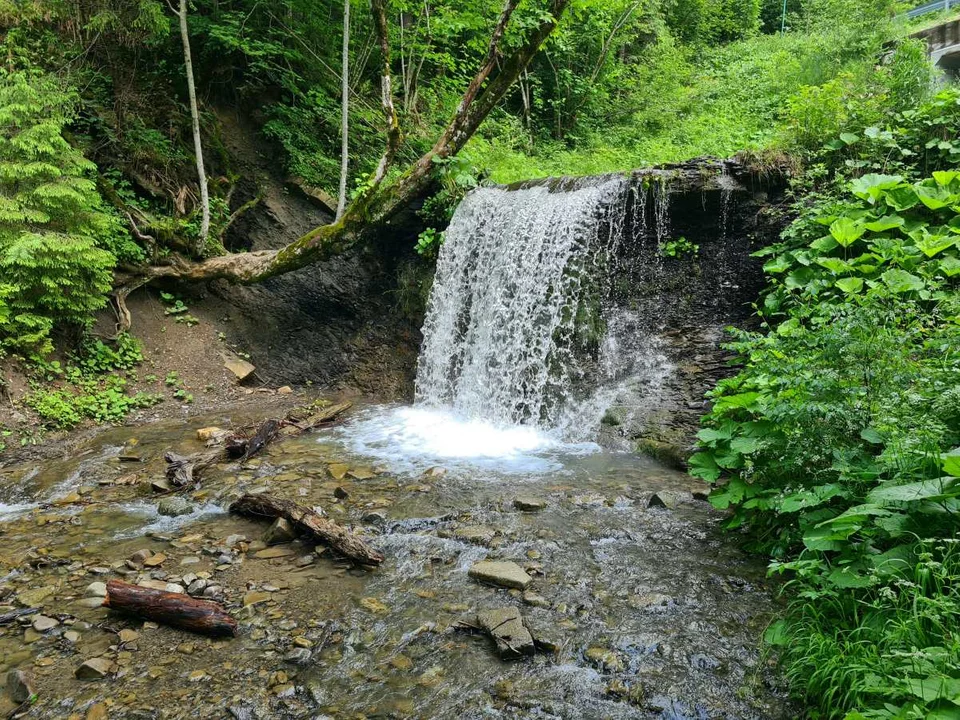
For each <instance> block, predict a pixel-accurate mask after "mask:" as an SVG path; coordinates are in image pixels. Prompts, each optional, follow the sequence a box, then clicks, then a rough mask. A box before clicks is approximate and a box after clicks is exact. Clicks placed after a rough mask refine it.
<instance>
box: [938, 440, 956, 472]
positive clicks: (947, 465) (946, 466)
mask: <svg viewBox="0 0 960 720" xmlns="http://www.w3.org/2000/svg"><path fill="white" fill-rule="evenodd" d="M940 467H942V468H943V471H944V472H945V473H947V475H952V476H953V477H955V478H960V447H956V448H954V449H953V450H951V451H950V452H948V453H947V454H946V455H944V456H943V457H941V458H940Z"/></svg>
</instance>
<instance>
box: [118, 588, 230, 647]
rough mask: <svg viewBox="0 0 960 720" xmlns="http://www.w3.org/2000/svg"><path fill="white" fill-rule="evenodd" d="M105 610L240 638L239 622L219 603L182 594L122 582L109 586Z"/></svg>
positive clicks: (196, 630) (214, 634)
mask: <svg viewBox="0 0 960 720" xmlns="http://www.w3.org/2000/svg"><path fill="white" fill-rule="evenodd" d="M103 607H108V608H110V609H111V610H116V611H118V612H123V613H129V614H131V615H136V616H138V617H142V618H146V619H147V620H154V621H156V622H160V623H163V624H164V625H170V626H171V627H175V628H180V629H181V630H188V631H190V632H194V633H198V634H200V635H213V636H215V637H223V636H228V637H234V636H236V634H237V621H236V620H234V619H233V618H232V617H230V616H229V615H228V614H227V613H226V611H224V609H223V606H221V605H220V604H219V603H215V602H212V601H210V600H197V599H196V598H192V597H190V596H189V595H185V594H183V593H171V592H164V591H163V590H154V589H153V588H145V587H140V586H139V585H131V584H130V583H125V582H123V581H122V580H110V581H109V582H107V596H106V597H105V598H104V599H103Z"/></svg>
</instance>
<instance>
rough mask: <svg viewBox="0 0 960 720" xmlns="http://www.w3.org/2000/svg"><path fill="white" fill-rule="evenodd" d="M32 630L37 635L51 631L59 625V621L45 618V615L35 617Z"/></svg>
mask: <svg viewBox="0 0 960 720" xmlns="http://www.w3.org/2000/svg"><path fill="white" fill-rule="evenodd" d="M31 624H32V625H33V629H34V630H36V631H37V632H39V633H42V632H47V630H53V629H54V628H55V627H57V625H59V624H60V621H59V620H57V619H56V618H52V617H47V616H46V615H37V616H36V617H34V618H33V622H32V623H31Z"/></svg>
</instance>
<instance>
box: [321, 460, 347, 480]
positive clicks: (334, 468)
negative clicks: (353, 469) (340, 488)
mask: <svg viewBox="0 0 960 720" xmlns="http://www.w3.org/2000/svg"><path fill="white" fill-rule="evenodd" d="M327 472H329V473H330V477H332V478H333V479H334V480H343V479H344V478H345V477H346V476H347V473H348V472H350V466H349V465H347V464H346V463H331V464H330V465H327Z"/></svg>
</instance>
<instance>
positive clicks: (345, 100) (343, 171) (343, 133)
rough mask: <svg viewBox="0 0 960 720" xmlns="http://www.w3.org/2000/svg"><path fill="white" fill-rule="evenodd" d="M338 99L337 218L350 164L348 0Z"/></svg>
mask: <svg viewBox="0 0 960 720" xmlns="http://www.w3.org/2000/svg"><path fill="white" fill-rule="evenodd" d="M341 65H342V67H341V72H340V75H341V78H340V80H341V88H342V90H341V93H342V96H343V97H342V98H341V100H340V197H339V198H338V199H337V220H339V219H340V218H342V217H343V211H344V210H346V208H347V169H348V168H349V165H350V156H349V153H350V143H349V142H348V141H349V136H348V134H347V133H348V131H349V129H350V0H343V62H342V63H341Z"/></svg>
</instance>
